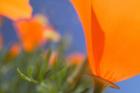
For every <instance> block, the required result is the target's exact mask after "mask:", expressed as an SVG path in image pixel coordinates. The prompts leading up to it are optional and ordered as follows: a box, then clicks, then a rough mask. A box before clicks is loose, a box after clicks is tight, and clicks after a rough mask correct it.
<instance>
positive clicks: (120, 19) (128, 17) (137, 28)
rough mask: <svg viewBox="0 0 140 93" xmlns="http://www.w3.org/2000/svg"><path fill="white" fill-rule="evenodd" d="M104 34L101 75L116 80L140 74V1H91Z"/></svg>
mask: <svg viewBox="0 0 140 93" xmlns="http://www.w3.org/2000/svg"><path fill="white" fill-rule="evenodd" d="M92 5H93V10H94V11H95V14H96V16H97V19H98V22H99V24H100V26H101V28H102V30H103V32H104V34H105V45H104V53H103V55H102V59H101V62H100V68H101V70H100V74H101V77H104V78H105V79H107V80H110V81H113V82H118V81H121V80H125V79H128V78H130V77H133V76H135V75H138V74H139V73H140V12H139V11H140V0H92Z"/></svg>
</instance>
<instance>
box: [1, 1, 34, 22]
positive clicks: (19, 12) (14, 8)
mask: <svg viewBox="0 0 140 93" xmlns="http://www.w3.org/2000/svg"><path fill="white" fill-rule="evenodd" d="M31 12H32V9H31V6H30V5H29V0H0V15H2V16H6V17H8V18H10V19H12V20H17V19H22V18H29V17H31Z"/></svg>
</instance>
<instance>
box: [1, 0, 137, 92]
mask: <svg viewBox="0 0 140 93" xmlns="http://www.w3.org/2000/svg"><path fill="white" fill-rule="evenodd" d="M31 4H32V6H33V8H34V11H33V14H40V13H41V14H44V15H45V16H47V18H48V20H49V22H50V24H51V25H52V26H53V28H54V29H55V30H56V31H58V32H59V33H61V35H62V36H64V35H65V36H72V37H70V40H71V45H70V47H69V50H68V51H67V53H72V52H81V53H84V54H86V48H85V41H84V35H83V30H82V27H81V24H80V22H79V20H78V17H77V15H76V12H75V11H74V9H73V7H72V5H71V4H70V2H69V0H31ZM0 31H1V33H2V35H3V37H4V46H5V47H9V46H10V45H11V44H12V43H14V42H16V41H18V37H17V35H16V32H15V31H14V28H13V25H12V22H11V21H10V20H9V19H7V18H4V23H3V26H2V27H1V28H0ZM117 85H119V86H120V87H121V89H120V90H114V89H108V90H107V93H139V91H140V76H137V77H134V78H132V79H129V80H126V81H123V82H120V83H117Z"/></svg>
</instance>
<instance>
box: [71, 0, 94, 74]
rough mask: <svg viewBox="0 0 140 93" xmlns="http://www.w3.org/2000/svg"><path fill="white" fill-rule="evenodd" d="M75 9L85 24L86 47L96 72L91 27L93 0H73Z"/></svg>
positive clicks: (91, 66)
mask: <svg viewBox="0 0 140 93" xmlns="http://www.w3.org/2000/svg"><path fill="white" fill-rule="evenodd" d="M71 2H72V4H73V6H74V8H75V10H76V11H77V13H78V15H79V17H80V21H81V23H82V25H83V30H84V33H85V38H86V39H85V40H86V47H87V52H88V58H89V66H90V68H91V70H92V71H93V73H96V70H95V68H94V67H93V66H94V62H93V60H94V58H93V55H94V54H93V41H92V31H91V30H92V29H91V16H92V11H91V10H92V7H91V5H92V3H91V0H86V2H85V0H71Z"/></svg>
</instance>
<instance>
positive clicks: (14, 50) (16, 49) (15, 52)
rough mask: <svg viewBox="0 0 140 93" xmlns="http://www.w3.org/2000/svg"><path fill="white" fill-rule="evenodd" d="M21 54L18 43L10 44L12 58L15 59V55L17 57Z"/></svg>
mask: <svg viewBox="0 0 140 93" xmlns="http://www.w3.org/2000/svg"><path fill="white" fill-rule="evenodd" d="M20 52H21V47H20V45H19V44H18V43H14V44H12V46H11V47H10V53H11V55H12V56H13V57H16V56H17V55H19V54H20Z"/></svg>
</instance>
